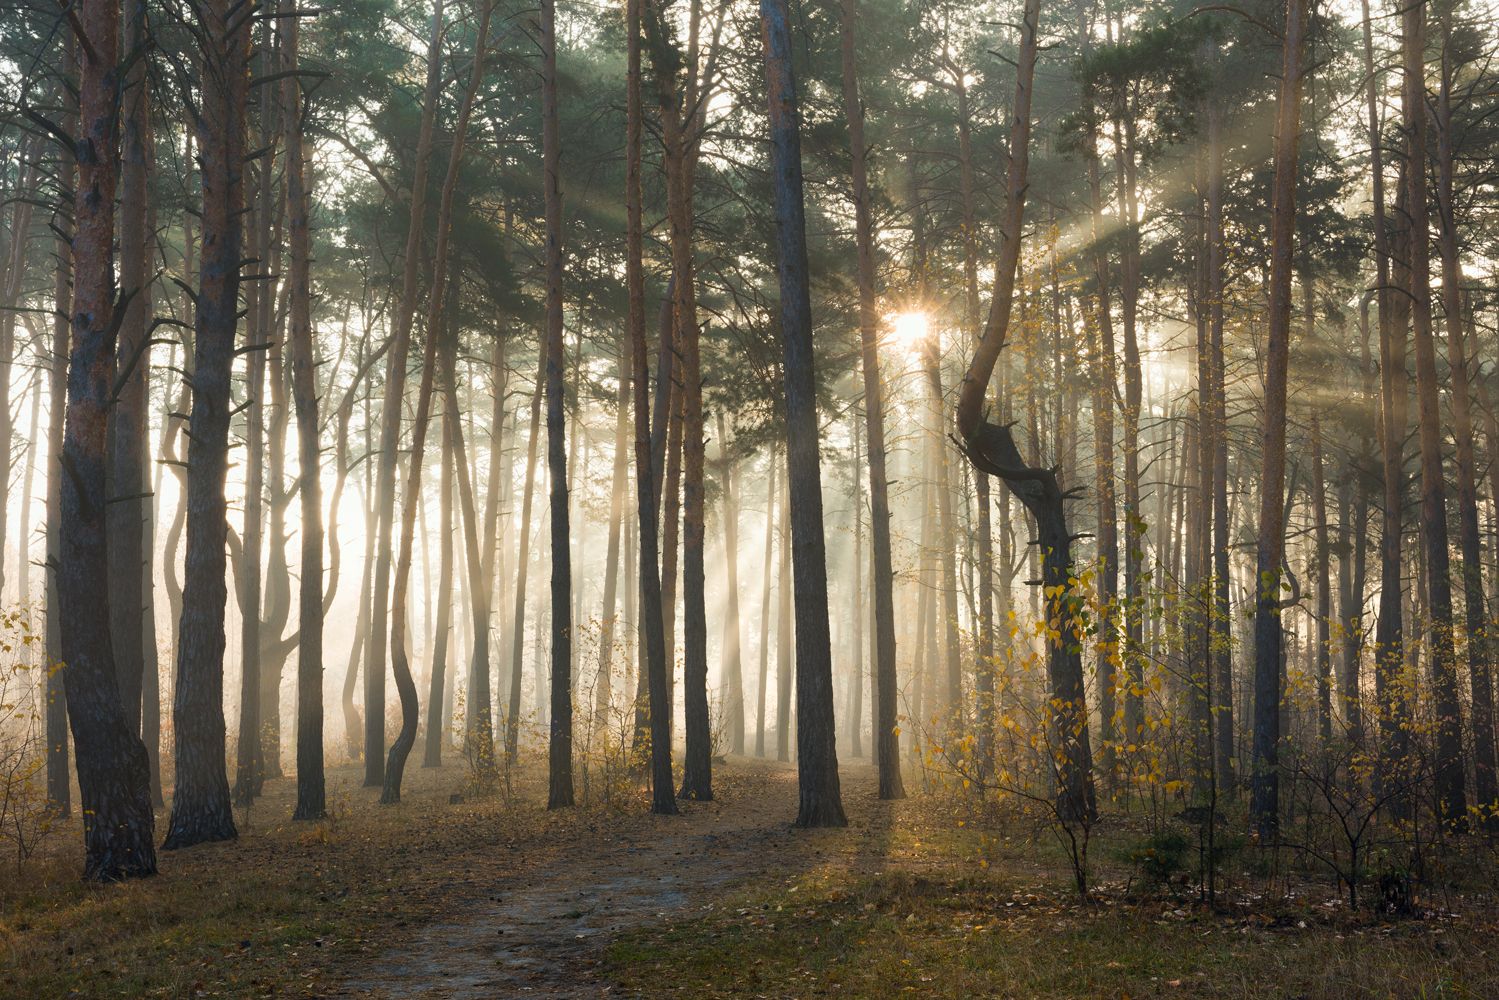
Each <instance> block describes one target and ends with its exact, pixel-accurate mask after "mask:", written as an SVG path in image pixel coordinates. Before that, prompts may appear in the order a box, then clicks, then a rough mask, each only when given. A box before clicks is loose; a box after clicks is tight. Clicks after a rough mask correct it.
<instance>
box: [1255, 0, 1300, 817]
mask: <svg viewBox="0 0 1499 1000" xmlns="http://www.w3.org/2000/svg"><path fill="white" fill-rule="evenodd" d="M1306 24H1307V9H1306V4H1305V2H1304V0H1286V33H1285V39H1284V42H1283V46H1282V58H1281V77H1280V93H1279V96H1278V99H1277V105H1276V126H1275V152H1274V157H1273V158H1274V163H1275V180H1274V184H1273V188H1272V197H1273V200H1272V206H1271V216H1270V314H1269V329H1268V331H1267V342H1266V347H1265V358H1266V361H1265V404H1264V405H1265V421H1264V427H1263V436H1262V450H1261V456H1262V462H1263V465H1262V468H1261V473H1260V514H1259V526H1258V533H1259V541H1258V544H1257V548H1256V576H1255V619H1254V647H1255V659H1254V749H1253V758H1254V771H1253V774H1252V776H1251V795H1250V804H1249V813H1250V821H1251V823H1252V824H1253V826H1254V828H1255V830H1256V832H1258V833H1259V835H1260V837H1261V839H1262V840H1263V841H1265V842H1267V843H1268V842H1271V841H1274V840H1275V839H1276V837H1277V836H1278V834H1279V830H1280V770H1279V768H1280V738H1281V726H1280V714H1281V671H1282V664H1281V661H1282V642H1283V638H1284V634H1283V632H1282V626H1281V620H1280V613H1281V567H1282V564H1283V563H1284V561H1285V544H1286V538H1285V530H1286V529H1285V508H1286V382H1287V376H1288V371H1289V367H1290V360H1291V276H1292V269H1293V267H1294V264H1295V259H1294V249H1295V248H1294V240H1295V232H1296V164H1297V146H1298V142H1299V140H1300V138H1301V87H1302V73H1303V66H1302V58H1303V49H1304V47H1305V40H1306Z"/></svg>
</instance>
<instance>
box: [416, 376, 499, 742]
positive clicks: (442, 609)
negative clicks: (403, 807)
mask: <svg viewBox="0 0 1499 1000" xmlns="http://www.w3.org/2000/svg"><path fill="white" fill-rule="evenodd" d="M441 433H442V439H441V442H439V445H438V450H439V453H441V454H439V457H438V460H439V462H441V465H442V472H441V486H439V492H441V499H439V501H438V502H439V508H438V535H439V537H438V621H436V628H435V633H433V636H432V669H430V676H429V685H427V739H426V745H424V748H423V759H421V766H423V768H441V766H442V735H444V732H447V718H448V717H447V712H445V708H444V705H445V699H444V693H445V690H447V685H448V634H450V633H451V631H453V528H454V526H453V427H451V426H450V423H448V418H447V402H444V414H442V430H441ZM498 457H499V456H495V459H498ZM490 468H492V469H495V468H496V466H493V465H492V466H490ZM471 691H472V685H471Z"/></svg>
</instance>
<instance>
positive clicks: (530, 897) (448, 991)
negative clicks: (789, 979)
mask: <svg viewBox="0 0 1499 1000" xmlns="http://www.w3.org/2000/svg"><path fill="white" fill-rule="evenodd" d="M725 770H726V771H727V773H728V774H730V775H732V776H733V779H734V780H733V781H732V782H724V783H723V786H724V790H723V792H722V793H721V794H720V797H719V801H715V802H707V803H683V804H682V806H683V812H684V815H682V816H676V817H644V818H642V822H640V823H639V824H628V825H627V828H626V829H623V830H610V831H602V830H601V831H600V832H599V835H598V836H597V837H591V838H587V839H586V840H583V841H581V842H579V843H578V844H576V845H575V847H574V848H573V849H571V850H563V851H561V852H559V853H555V854H553V855H552V856H550V857H548V858H547V859H545V860H542V861H539V862H538V863H535V864H532V865H528V866H526V867H523V868H521V869H520V870H518V871H515V872H512V873H510V874H507V875H503V876H498V877H495V878H493V879H491V880H488V884H485V882H484V881H479V882H478V883H477V885H476V886H475V888H476V889H477V890H478V893H482V895H479V894H475V895H474V896H472V897H470V898H467V899H463V900H459V901H456V902H455V904H454V909H453V910H452V911H451V913H450V916H449V917H447V918H446V919H444V920H442V921H440V922H436V923H432V924H428V925H427V926H426V927H424V928H422V929H421V930H420V931H419V932H418V933H417V934H416V935H415V936H414V937H412V938H411V939H409V940H408V941H406V942H404V943H403V944H402V945H401V946H400V947H399V948H398V949H396V950H393V951H391V952H387V953H386V954H384V955H383V956H381V957H380V958H379V959H377V960H376V962H375V963H372V964H373V965H375V966H376V967H377V968H375V969H373V970H371V971H368V972H366V973H364V974H363V975H361V976H360V977H357V978H356V979H354V980H351V981H350V982H348V983H347V984H346V985H345V986H344V987H343V988H342V989H340V990H339V991H338V992H337V993H335V994H334V995H337V996H351V997H408V996H420V997H443V998H481V997H482V998H490V997H513V996H527V997H596V996H600V995H603V994H605V993H606V992H607V989H608V987H607V985H606V984H605V983H604V982H603V981H602V980H601V979H600V978H598V975H597V967H598V965H599V962H600V960H601V958H602V955H603V952H604V949H605V947H606V946H607V944H608V943H609V941H610V940H612V939H613V937H614V936H615V935H617V934H618V933H620V932H621V931H623V930H626V929H628V928H631V927H635V926H639V925H641V924H643V923H652V922H655V921H657V920H661V919H664V918H666V917H669V916H673V915H681V914H684V913H686V912H689V911H691V910H694V909H699V908H703V907H706V906H711V905H712V903H713V902H714V901H715V900H717V899H720V898H721V897H722V896H723V895H724V894H725V893H726V892H728V891H729V890H731V889H732V888H734V887H735V886H737V885H740V884H742V883H744V882H746V881H748V880H750V879H754V878H756V877H760V876H767V875H773V876H774V877H776V878H784V877H786V876H788V875H794V874H795V873H796V872H797V871H798V870H800V869H801V868H803V867H805V866H806V865H807V864H809V863H811V862H812V861H813V860H814V859H815V858H817V857H820V856H822V855H823V852H822V850H821V849H820V848H819V847H818V844H819V842H820V840H821V837H820V836H819V835H818V834H815V833H813V834H809V833H807V832H804V831H793V830H792V829H791V828H790V820H791V819H792V818H793V817H794V816H795V812H796V771H795V769H794V768H793V767H791V766H790V765H786V764H776V763H772V762H766V761H759V760H746V759H742V758H736V759H735V760H734V761H733V763H732V764H730V765H729V766H728V768H727V769H725ZM866 771H867V769H865V768H856V769H853V771H852V772H851V773H846V774H844V776H843V784H844V798H845V802H847V801H848V799H849V796H850V794H853V795H856V796H859V797H864V796H863V795H862V794H861V793H862V792H863V791H864V789H863V787H862V786H863V785H864V784H866V783H868V780H869V779H868V775H867V773H866Z"/></svg>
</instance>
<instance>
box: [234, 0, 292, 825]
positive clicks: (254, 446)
mask: <svg viewBox="0 0 1499 1000" xmlns="http://www.w3.org/2000/svg"><path fill="white" fill-rule="evenodd" d="M276 28H277V21H276V20H275V19H269V20H267V21H265V22H264V24H263V25H262V28H261V39H260V46H259V48H260V52H259V55H260V66H259V72H260V74H261V75H266V76H268V75H270V74H271V73H273V72H275V71H276V69H277V67H276V45H277V41H276ZM271 96H272V95H271V94H270V93H269V92H268V91H267V92H263V93H261V94H260V112H259V119H260V130H259V134H258V135H257V137H256V145H257V146H258V147H259V148H260V150H261V151H262V152H261V153H260V155H259V156H257V157H256V162H255V171H256V173H255V175H254V177H253V180H254V186H255V197H254V199H253V203H252V204H253V212H252V213H250V214H248V215H247V216H246V217H247V218H249V219H250V220H251V222H250V230H251V239H252V240H254V245H253V246H252V247H251V249H252V251H253V253H254V255H255V257H256V259H257V268H256V270H257V271H258V272H259V273H258V276H257V279H256V280H255V282H254V284H253V285H252V286H251V288H250V290H249V294H248V295H246V299H247V302H246V306H247V308H246V312H245V318H246V324H245V326H246V329H247V330H248V331H249V333H248V339H249V340H250V341H251V345H250V346H251V350H250V351H249V354H248V358H247V364H246V372H245V398H246V407H247V408H246V413H245V501H244V531H243V535H242V537H241V539H240V541H241V545H242V546H243V548H244V559H243V566H242V569H241V572H240V574H239V578H240V593H239V599H240V606H241V608H247V609H250V610H249V613H247V614H244V615H242V618H241V623H240V691H239V739H238V753H237V754H236V761H235V773H234V791H233V794H234V801H235V802H236V803H238V804H240V805H249V803H250V802H251V801H253V800H254V799H255V798H256V797H257V796H259V795H260V793H261V785H262V783H263V781H264V778H265V761H264V753H263V747H262V736H263V734H262V732H261V724H260V723H261V720H260V716H261V708H262V702H263V700H264V699H263V698H262V695H261V676H260V652H261V646H262V641H261V639H262V637H261V615H260V614H259V611H260V606H261V572H262V569H261V558H262V552H263V551H264V547H265V544H264V534H263V532H264V524H265V437H266V427H265V411H266V401H265V391H266V362H267V354H268V351H269V346H270V345H269V341H270V340H271V337H272V336H273V335H274V334H273V331H274V330H275V326H276V324H275V318H274V316H272V315H271V314H272V313H273V312H274V310H275V298H276V295H275V289H276V278H275V277H274V276H273V274H272V272H273V270H274V269H273V265H272V261H271V256H272V237H271V231H272V219H273V216H274V214H275V209H274V208H273V206H274V204H275V192H276V183H275V181H274V177H275V162H276V143H277V141H278V139H279V135H278V133H279V130H280V126H279V111H280V102H279V101H274V100H272V99H271ZM275 485H276V488H277V489H278V490H279V489H280V488H281V485H280V483H277V484H275ZM278 687H279V685H278ZM277 694H279V691H278V692H277Z"/></svg>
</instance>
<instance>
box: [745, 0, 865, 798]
mask: <svg viewBox="0 0 1499 1000" xmlns="http://www.w3.org/2000/svg"><path fill="white" fill-rule="evenodd" d="M760 22H761V27H762V31H763V36H764V43H765V82H766V91H767V95H768V97H769V105H770V150H771V152H770V163H771V175H772V187H773V190H774V195H775V215H776V250H777V254H776V259H777V264H778V268H777V271H778V276H779V279H780V291H781V310H780V311H781V340H782V346H783V348H784V353H785V360H784V368H783V374H784V376H785V381H786V472H787V479H788V482H789V485H790V509H791V511H792V516H791V530H792V535H793V555H792V558H793V565H792V574H793V576H794V578H795V587H796V661H797V670H796V700H797V724H798V725H797V736H796V744H797V747H796V748H797V757H796V766H797V782H798V786H799V792H800V795H799V804H798V809H797V815H796V825H797V826H801V827H814V826H846V825H847V823H848V821H847V819H845V817H844V815H843V802H842V798H841V795H840V792H839V783H838V752H837V747H836V741H835V728H834V725H835V724H834V719H833V663H832V648H831V642H830V639H829V636H828V580H827V554H826V550H825V546H826V543H825V540H824V538H823V533H822V531H823V523H822V471H821V464H820V461H819V457H818V454H817V448H818V430H817V382H816V374H815V372H814V370H813V367H814V362H813V352H812V301H811V289H810V287H809V284H808V264H807V235H806V215H805V209H804V206H803V203H802V198H803V195H802V150H801V113H800V111H799V109H798V106H797V92H796V76H795V73H794V71H793V68H792V49H791V30H790V25H789V23H788V16H787V12H786V0H760ZM783 624H784V623H783ZM782 722H783V724H784V722H785V720H784V719H783V720H782Z"/></svg>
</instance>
